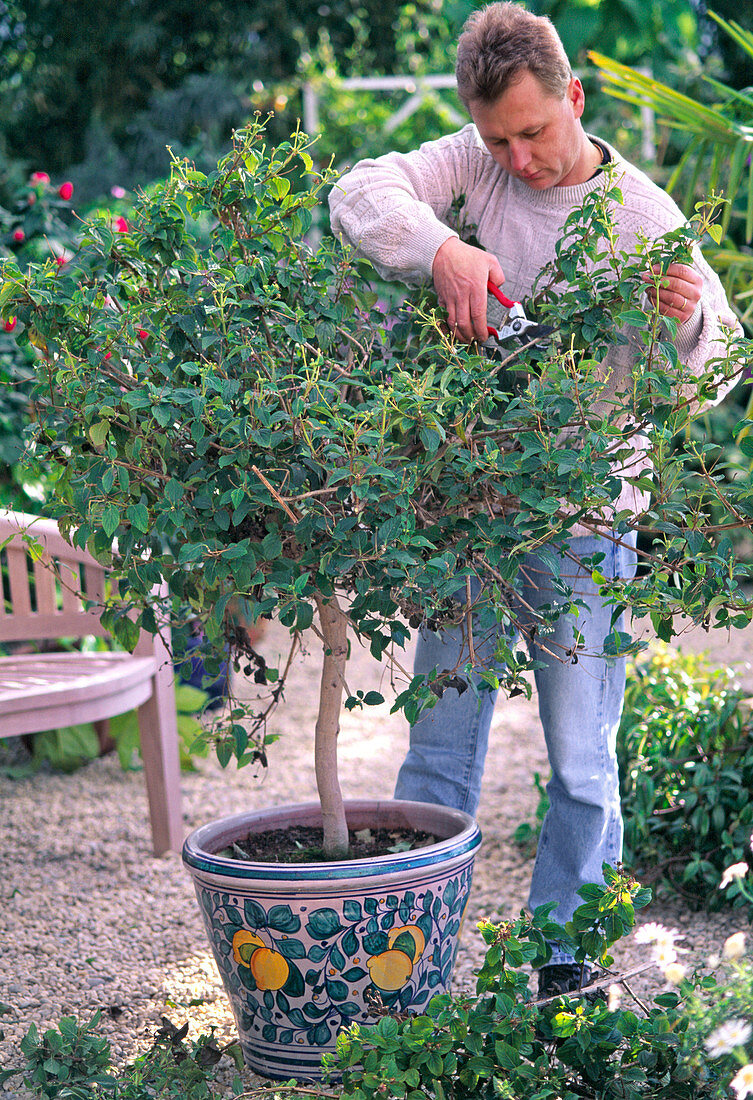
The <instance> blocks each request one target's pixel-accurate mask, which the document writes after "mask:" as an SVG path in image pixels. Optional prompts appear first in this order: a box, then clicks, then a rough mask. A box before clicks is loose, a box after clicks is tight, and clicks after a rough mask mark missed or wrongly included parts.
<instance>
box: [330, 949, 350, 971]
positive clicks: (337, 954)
mask: <svg viewBox="0 0 753 1100" xmlns="http://www.w3.org/2000/svg"><path fill="white" fill-rule="evenodd" d="M329 964H330V966H332V967H334V969H335V970H342V968H343V967H344V966H345V965H346V962H345V956H344V955H343V953H342V951H340V950H339V948H337V947H333V948H332V950H331V951H330V953H329Z"/></svg>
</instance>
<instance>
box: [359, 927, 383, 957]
mask: <svg viewBox="0 0 753 1100" xmlns="http://www.w3.org/2000/svg"><path fill="white" fill-rule="evenodd" d="M387 947H388V939H387V933H386V932H373V933H371V934H369V935H368V936H364V938H363V949H364V951H365V952H366V953H367V955H381V953H382V952H383V951H386V950H387Z"/></svg>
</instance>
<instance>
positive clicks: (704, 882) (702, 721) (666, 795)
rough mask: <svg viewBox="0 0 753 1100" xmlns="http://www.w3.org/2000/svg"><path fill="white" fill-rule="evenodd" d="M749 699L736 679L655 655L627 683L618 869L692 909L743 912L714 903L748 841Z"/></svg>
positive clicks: (731, 893) (733, 896)
mask: <svg viewBox="0 0 753 1100" xmlns="http://www.w3.org/2000/svg"><path fill="white" fill-rule="evenodd" d="M750 734H751V708H750V701H749V698H748V695H747V693H746V692H745V691H744V690H743V689H742V688H741V687H740V685H739V684H738V683H737V681H736V679H735V675H734V672H733V670H732V669H730V668H724V667H715V666H713V665H711V664H710V663H709V661H708V659H707V658H706V657H704V656H697V655H694V654H689V653H680V652H676V651H673V650H671V649H667V648H657V649H656V650H655V651H654V652H652V653H651V654H650V655H649V656H648V657H647V658H644V659H642V660H639V661H637V662H636V663H635V664H634V666H633V667H632V669H631V670H630V672H629V674H628V683H627V691H626V694H625V706H624V709H623V716H622V722H621V724H620V729H619V732H618V735H617V752H618V756H619V761H620V776H621V792H622V806H623V817H624V820H625V849H624V859H625V862H626V863H627V864H628V866H630V867H631V868H632V869H633V871H634V872H635V874H637V875H638V876H639V877H640V878H641V880H642V881H646V882H650V883H652V884H653V883H656V884H657V885H658V884H659V883H661V884H662V885H664V886H666V887H668V888H669V889H671V890H672V891H674V892H677V893H679V894H680V895H681V896H682V898H683V899H684V900H685V901H686V902H687V903H688V904H690V905H691V906H693V907H707V908H710V909H715V908H718V907H719V906H720V905H721V904H722V903H723V902H724V901H725V900H728V901H731V902H732V903H733V904H736V905H740V904H743V903H744V898H743V896H742V894H741V892H740V889H739V886H738V885H736V884H733V885H732V886H731V887H730V888H729V890H728V891H727V892H726V894H723V893H720V891H719V888H718V883H719V879H720V877H721V875H722V872H723V871H724V869H725V868H726V867H728V866H730V865H731V864H735V863H739V862H740V861H742V860H744V859H745V858H746V852H748V851H749V845H750V836H751V832H753V802H751V798H750V792H751V789H753V742H752V741H751V736H750Z"/></svg>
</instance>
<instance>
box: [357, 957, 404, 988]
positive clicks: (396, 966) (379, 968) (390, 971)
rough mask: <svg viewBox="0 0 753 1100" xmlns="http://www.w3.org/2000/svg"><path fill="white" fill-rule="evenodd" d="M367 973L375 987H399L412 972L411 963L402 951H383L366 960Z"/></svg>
mask: <svg viewBox="0 0 753 1100" xmlns="http://www.w3.org/2000/svg"><path fill="white" fill-rule="evenodd" d="M366 965H367V966H368V968H369V975H370V976H371V980H372V982H373V983H374V985H375V986H376V987H377V989H385V990H393V989H401V988H402V987H403V986H404V985H405V983H406V982H407V981H408V978H410V976H411V973H412V972H413V963H412V962H411V960H410V959H409V958H408V956H407V955H406V954H405V952H404V951H383V952H382V953H381V955H372V957H371V958H370V959H367V960H366Z"/></svg>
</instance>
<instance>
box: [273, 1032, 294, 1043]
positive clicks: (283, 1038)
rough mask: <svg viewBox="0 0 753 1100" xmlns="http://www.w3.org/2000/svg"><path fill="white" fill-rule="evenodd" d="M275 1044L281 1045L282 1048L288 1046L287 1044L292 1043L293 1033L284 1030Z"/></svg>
mask: <svg viewBox="0 0 753 1100" xmlns="http://www.w3.org/2000/svg"><path fill="white" fill-rule="evenodd" d="M277 1042H278V1043H282V1044H283V1046H288V1044H289V1043H292V1042H293V1032H292V1031H291V1030H290V1028H285V1029H284V1031H281V1032H280V1034H279V1035H278V1036H277Z"/></svg>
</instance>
